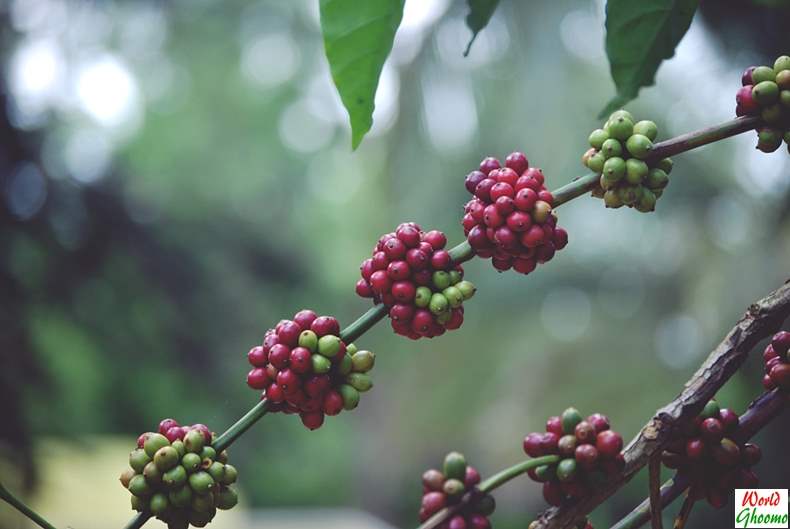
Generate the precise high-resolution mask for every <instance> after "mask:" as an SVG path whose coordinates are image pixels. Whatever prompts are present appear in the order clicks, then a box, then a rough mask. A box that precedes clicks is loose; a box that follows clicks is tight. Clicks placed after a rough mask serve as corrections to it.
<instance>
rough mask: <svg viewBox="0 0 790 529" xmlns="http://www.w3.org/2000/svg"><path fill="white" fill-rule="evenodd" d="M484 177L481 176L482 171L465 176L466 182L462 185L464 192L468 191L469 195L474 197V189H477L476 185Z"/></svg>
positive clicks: (483, 175)
mask: <svg viewBox="0 0 790 529" xmlns="http://www.w3.org/2000/svg"><path fill="white" fill-rule="evenodd" d="M485 177H486V175H485V174H483V172H482V171H472V172H471V173H469V174H468V175H466V181H465V182H464V185H465V186H466V190H467V191H469V192H470V193H471V194H473V195H474V193H475V189H476V188H477V184H479V183H480V182H482V181H483V179H485Z"/></svg>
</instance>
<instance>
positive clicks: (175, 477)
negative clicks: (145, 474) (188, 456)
mask: <svg viewBox="0 0 790 529" xmlns="http://www.w3.org/2000/svg"><path fill="white" fill-rule="evenodd" d="M186 482H187V471H186V470H185V469H184V467H182V466H181V465H178V466H175V467H173V468H171V469H170V470H168V471H167V472H165V473H164V474H163V475H162V483H164V484H165V486H166V487H168V488H170V489H176V488H178V487H180V486H182V485H183V484H184V483H186Z"/></svg>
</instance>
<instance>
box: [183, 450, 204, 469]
mask: <svg viewBox="0 0 790 529" xmlns="http://www.w3.org/2000/svg"><path fill="white" fill-rule="evenodd" d="M200 463H201V459H200V456H199V455H198V454H195V453H192V452H187V453H186V454H184V457H182V458H181V466H182V467H184V469H185V470H186V471H187V472H188V473H190V474H191V473H192V472H195V471H196V470H197V469H198V468H200Z"/></svg>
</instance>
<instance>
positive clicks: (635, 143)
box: [625, 134, 653, 160]
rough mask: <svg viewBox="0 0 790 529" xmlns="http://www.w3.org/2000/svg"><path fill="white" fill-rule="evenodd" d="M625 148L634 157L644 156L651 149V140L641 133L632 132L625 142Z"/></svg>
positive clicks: (640, 157)
mask: <svg viewBox="0 0 790 529" xmlns="http://www.w3.org/2000/svg"><path fill="white" fill-rule="evenodd" d="M625 148H626V149H628V152H630V153H631V155H632V156H633V157H634V158H639V159H640V160H641V159H642V158H646V157H647V155H648V154H650V151H651V150H653V142H652V141H650V138H648V137H647V136H644V135H642V134H634V135H633V136H631V137H630V138H628V140H627V141H626V142H625Z"/></svg>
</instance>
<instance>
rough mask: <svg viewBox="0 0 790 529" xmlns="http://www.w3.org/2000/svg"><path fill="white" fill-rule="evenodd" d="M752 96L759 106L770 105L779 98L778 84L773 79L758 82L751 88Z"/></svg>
mask: <svg viewBox="0 0 790 529" xmlns="http://www.w3.org/2000/svg"><path fill="white" fill-rule="evenodd" d="M755 71H757V70H755ZM752 97H753V98H754V100H755V101H757V103H759V104H760V106H763V107H764V106H768V105H771V104H773V103H775V102H776V101H778V100H779V86H778V85H777V84H776V83H775V82H773V81H763V82H761V83H758V84H756V85H754V88H752Z"/></svg>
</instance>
